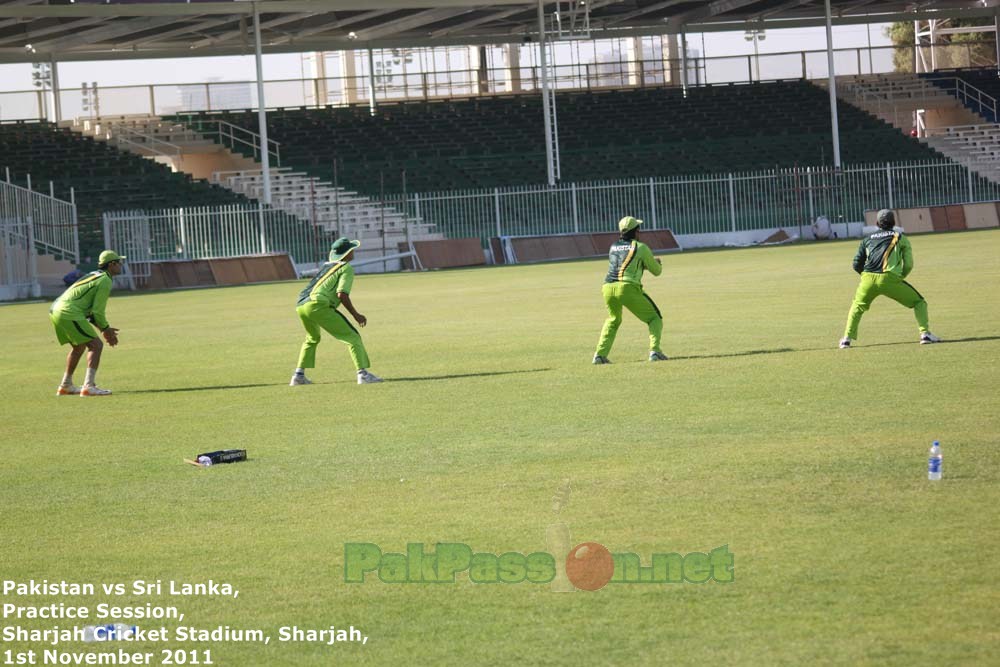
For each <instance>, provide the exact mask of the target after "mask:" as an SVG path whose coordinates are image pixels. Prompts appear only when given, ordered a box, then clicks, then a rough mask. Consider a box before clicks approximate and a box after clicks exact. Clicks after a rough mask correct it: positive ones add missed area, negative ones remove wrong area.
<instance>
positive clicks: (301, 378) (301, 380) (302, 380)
mask: <svg viewBox="0 0 1000 667" xmlns="http://www.w3.org/2000/svg"><path fill="white" fill-rule="evenodd" d="M300 384H312V380H310V379H309V378H307V377H306V375H305V373H303V374H302V375H299V374H298V373H295V374H294V375H292V380H291V382H289V383H288V386H289V387H295V386H298V385H300Z"/></svg>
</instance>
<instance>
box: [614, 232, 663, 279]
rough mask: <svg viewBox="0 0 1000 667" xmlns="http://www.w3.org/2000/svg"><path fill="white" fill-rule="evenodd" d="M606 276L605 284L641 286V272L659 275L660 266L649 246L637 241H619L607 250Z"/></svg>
mask: <svg viewBox="0 0 1000 667" xmlns="http://www.w3.org/2000/svg"><path fill="white" fill-rule="evenodd" d="M608 260H609V262H608V275H607V276H605V278H604V282H606V283H618V282H621V283H633V284H635V285H642V272H643V271H649V272H650V273H652V274H653V275H654V276H658V275H660V270H661V269H660V265H659V264H658V263H657V262H656V259H655V258H654V257H653V251H652V250H650V249H649V246H648V245H646V244H645V243H640V242H639V241H624V240H619V241H616V242H615V243H614V244H612V246H611V248H610V249H609V250H608Z"/></svg>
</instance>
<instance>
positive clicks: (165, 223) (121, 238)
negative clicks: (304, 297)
mask: <svg viewBox="0 0 1000 667" xmlns="http://www.w3.org/2000/svg"><path fill="white" fill-rule="evenodd" d="M103 224H104V242H105V245H106V247H108V248H114V249H115V250H116V251H117V252H119V253H120V254H122V255H125V256H126V257H128V266H129V271H130V274H131V277H132V278H133V279H139V280H141V279H143V278H147V277H149V275H150V264H151V263H154V262H161V261H166V260H190V259H209V258H218V257H240V256H246V255H258V254H265V253H274V252H287V253H288V254H289V255H291V257H292V260H293V261H294V262H295V263H298V264H304V263H313V262H318V261H326V258H327V255H328V251H329V248H330V244H331V242H332V240H333V239H332V235H331V232H329V231H327V230H325V229H323V228H321V227H320V226H318V225H313V224H311V223H309V222H304V221H302V220H300V219H299V218H296V217H294V216H291V215H289V214H287V213H285V212H284V211H279V210H275V209H271V208H267V207H262V206H202V207H192V208H174V209H163V210H157V211H115V212H110V213H105V214H104V219H103Z"/></svg>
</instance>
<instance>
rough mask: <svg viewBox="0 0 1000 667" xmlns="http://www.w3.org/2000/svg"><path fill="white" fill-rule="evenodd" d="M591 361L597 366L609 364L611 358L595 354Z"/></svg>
mask: <svg viewBox="0 0 1000 667" xmlns="http://www.w3.org/2000/svg"><path fill="white" fill-rule="evenodd" d="M593 363H594V364H595V365H597V366H600V365H601V364H610V363H611V360H610V359H608V358H607V357H602V356H601V355H599V354H595V355H594V361H593Z"/></svg>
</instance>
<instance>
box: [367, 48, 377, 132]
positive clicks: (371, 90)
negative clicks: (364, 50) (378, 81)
mask: <svg viewBox="0 0 1000 667" xmlns="http://www.w3.org/2000/svg"><path fill="white" fill-rule="evenodd" d="M368 112H369V113H370V114H371V115H372V116H374V115H375V54H374V53H373V52H372V47H370V46H369V47H368Z"/></svg>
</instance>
